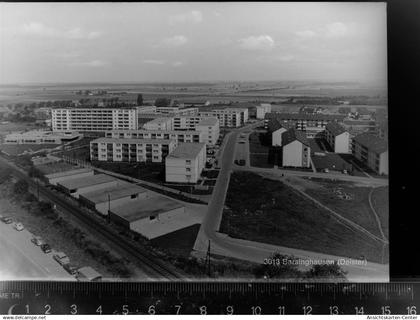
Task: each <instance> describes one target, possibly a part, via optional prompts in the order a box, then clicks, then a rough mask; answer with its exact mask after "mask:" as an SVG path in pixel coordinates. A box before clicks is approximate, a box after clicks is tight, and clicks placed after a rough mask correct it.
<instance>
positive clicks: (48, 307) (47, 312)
mask: <svg viewBox="0 0 420 320" xmlns="http://www.w3.org/2000/svg"><path fill="white" fill-rule="evenodd" d="M44 309H45V314H51V313H50V311H51V306H50V305H49V304H46V305H45V306H44Z"/></svg>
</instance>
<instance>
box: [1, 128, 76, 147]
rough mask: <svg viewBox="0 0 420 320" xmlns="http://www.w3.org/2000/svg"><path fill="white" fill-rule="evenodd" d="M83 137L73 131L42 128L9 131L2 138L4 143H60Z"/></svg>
mask: <svg viewBox="0 0 420 320" xmlns="http://www.w3.org/2000/svg"><path fill="white" fill-rule="evenodd" d="M81 137H83V135H82V134H80V133H78V132H74V131H69V132H53V131H44V130H32V131H26V132H14V133H9V134H8V135H6V137H5V138H4V143H5V144H62V143H67V142H72V141H75V140H77V139H79V138H81Z"/></svg>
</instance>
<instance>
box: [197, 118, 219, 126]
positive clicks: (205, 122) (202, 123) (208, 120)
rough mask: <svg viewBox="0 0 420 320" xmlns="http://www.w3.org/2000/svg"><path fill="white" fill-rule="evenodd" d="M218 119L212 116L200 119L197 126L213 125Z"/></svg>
mask: <svg viewBox="0 0 420 320" xmlns="http://www.w3.org/2000/svg"><path fill="white" fill-rule="evenodd" d="M218 121H219V120H218V119H217V118H216V117H214V118H204V119H201V120H200V122H199V123H198V125H199V126H214V125H215V124H217V122H218Z"/></svg>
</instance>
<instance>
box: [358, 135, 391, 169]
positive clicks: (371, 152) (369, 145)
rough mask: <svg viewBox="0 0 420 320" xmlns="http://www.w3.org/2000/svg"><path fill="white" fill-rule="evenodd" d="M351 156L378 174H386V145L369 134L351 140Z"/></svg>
mask: <svg viewBox="0 0 420 320" xmlns="http://www.w3.org/2000/svg"><path fill="white" fill-rule="evenodd" d="M352 153H353V155H354V156H355V157H356V158H357V159H358V160H360V161H361V162H363V163H364V164H365V165H366V166H368V167H369V168H370V169H372V170H373V171H375V172H376V173H378V174H388V143H387V141H386V140H384V139H381V138H379V137H377V136H374V135H372V134H370V133H362V134H359V135H357V136H355V137H354V138H353V141H352Z"/></svg>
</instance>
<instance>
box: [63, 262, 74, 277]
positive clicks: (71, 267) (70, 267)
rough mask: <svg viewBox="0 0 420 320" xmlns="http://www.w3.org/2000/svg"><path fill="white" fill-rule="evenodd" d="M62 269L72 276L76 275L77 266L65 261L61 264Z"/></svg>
mask: <svg viewBox="0 0 420 320" xmlns="http://www.w3.org/2000/svg"><path fill="white" fill-rule="evenodd" d="M63 268H64V270H66V271H67V272H68V273H70V274H71V275H72V276H75V275H77V268H76V267H75V266H74V265H72V264H70V263H66V264H64V265H63Z"/></svg>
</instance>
